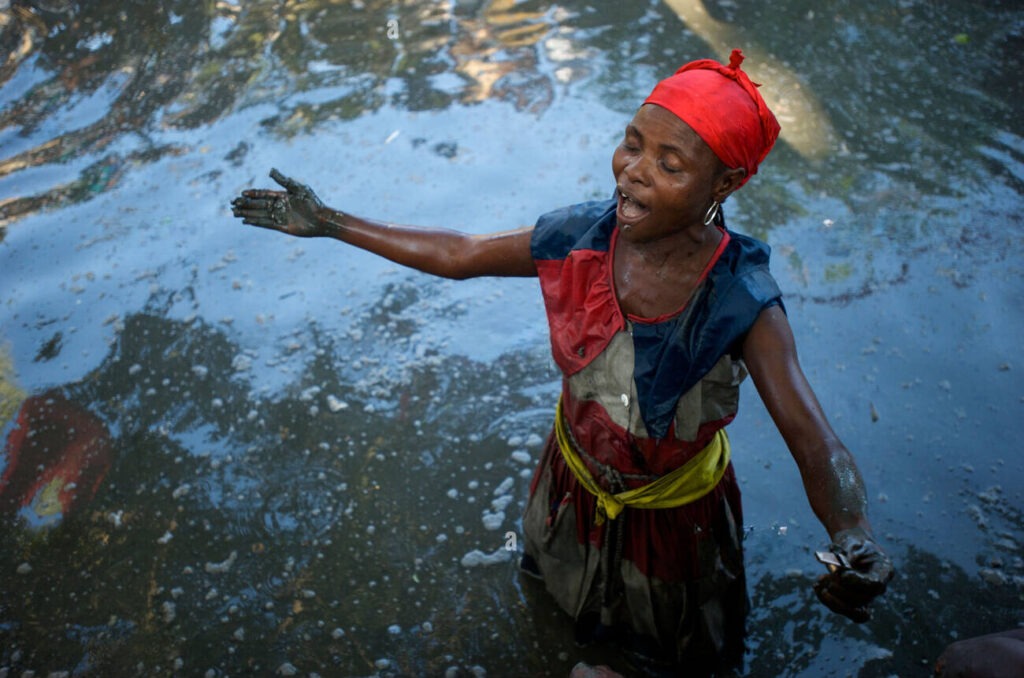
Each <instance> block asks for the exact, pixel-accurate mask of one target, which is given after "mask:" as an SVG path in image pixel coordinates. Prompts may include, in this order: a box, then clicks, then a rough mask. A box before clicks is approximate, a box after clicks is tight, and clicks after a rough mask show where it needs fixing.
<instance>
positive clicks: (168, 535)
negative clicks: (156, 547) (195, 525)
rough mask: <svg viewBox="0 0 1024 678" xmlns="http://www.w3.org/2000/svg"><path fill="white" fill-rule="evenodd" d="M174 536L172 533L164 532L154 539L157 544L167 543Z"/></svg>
mask: <svg viewBox="0 0 1024 678" xmlns="http://www.w3.org/2000/svg"><path fill="white" fill-rule="evenodd" d="M173 538H174V535H173V534H172V533H171V532H170V531H167V532H164V534H163V536H162V537H160V538H159V539H157V540H156V543H157V544H167V543H168V542H170V541H171V539H173Z"/></svg>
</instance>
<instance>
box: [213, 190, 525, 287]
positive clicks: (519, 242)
mask: <svg viewBox="0 0 1024 678" xmlns="http://www.w3.org/2000/svg"><path fill="white" fill-rule="evenodd" d="M270 176H271V178H273V179H274V181H276V182H277V183H278V184H280V185H281V186H282V187H283V188H284V189H285V190H284V191H272V190H262V189H253V190H248V191H243V192H242V195H241V196H240V197H238V198H236V199H235V200H234V201H233V202H232V203H231V207H232V211H233V213H234V215H235V216H236V217H239V218H240V219H242V222H243V223H245V224H249V225H252V226H259V227H261V228H269V229H271V230H275V231H280V232H281V233H287V234H288V235H294V236H298V237H306V238H311V237H330V238H335V239H337V240H341V241H342V242H345V243H348V244H350V245H353V246H355V247H359V248H361V249H364V250H367V251H369V252H373V253H374V254H378V255H380V256H382V257H385V258H387V259H390V260H391V261H394V262H395V263H398V264H401V265H403V266H408V267H410V268H414V269H416V270H419V271H423V272H425V273H430V274H433V275H437V276H441V277H444V278H456V279H462V278H473V277H478V276H533V275H536V274H537V269H536V267H535V266H534V262H533V257H532V256H531V254H530V236H531V233H532V232H533V229H532V228H522V229H518V230H513V231H504V232H501V233H492V234H487V235H469V234H466V233H459V232H457V231H452V230H447V229H433V228H420V227H416V226H398V225H394V224H385V223H381V222H377V221H371V220H369V219H362V218H359V217H356V216H353V215H351V214H346V213H344V212H341V211H339V210H335V209H332V208H330V207H328V206H326V205H324V204H323V203H322V202H321V201H320V199H319V198H317V196H316V194H315V193H313V191H312V190H311V189H310V188H309V187H308V186H305V185H303V184H300V183H299V182H297V181H295V180H293V179H290V178H288V177H286V176H284V175H283V174H281V173H280V172H278V171H277V170H272V171H271V173H270Z"/></svg>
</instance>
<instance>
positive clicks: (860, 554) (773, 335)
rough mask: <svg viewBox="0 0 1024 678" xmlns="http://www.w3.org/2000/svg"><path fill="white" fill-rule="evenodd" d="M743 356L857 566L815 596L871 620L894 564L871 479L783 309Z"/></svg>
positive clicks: (764, 323)
mask: <svg viewBox="0 0 1024 678" xmlns="http://www.w3.org/2000/svg"><path fill="white" fill-rule="evenodd" d="M743 359H744V361H745V362H746V364H747V368H748V369H749V371H750V375H751V377H752V378H753V379H754V385H755V386H756V387H757V390H758V393H760V394H761V399H762V400H763V401H764V403H765V406H766V407H767V409H768V413H769V414H770V415H771V417H772V419H773V420H774V421H775V425H776V426H777V427H778V429H779V432H780V433H781V434H782V437H783V439H784V440H785V441H786V445H787V446H788V447H789V450H790V453H791V454H792V455H793V459H794V460H795V461H796V464H797V466H798V467H799V469H800V475H801V477H802V478H803V483H804V490H805V491H806V493H807V499H808V500H809V501H810V504H811V508H812V509H813V510H814V513H815V515H817V516H818V519H819V520H820V521H821V523H822V525H824V526H825V529H826V530H828V533H829V536H830V537H831V538H832V541H833V543H834V547H833V548H834V549H836V550H839V551H841V552H843V555H845V556H846V557H847V559H848V560H849V563H850V565H851V567H850V568H848V569H846V568H841V569H839V570H837V571H835V572H833V573H832V574H830V575H827V576H825V577H823V578H822V579H821V580H819V582H818V584H816V586H815V591H816V592H817V594H818V596H819V598H821V599H822V601H823V602H824V603H825V604H826V605H828V606H829V607H830V608H832V609H833V610H835V611H837V612H840V613H842V614H845V615H847V616H848V617H850V618H851V619H853V620H854V621H864V620H866V619H867V618H868V612H867V609H866V605H867V603H868V602H870V601H871V600H872V599H873V598H874V597H876V596H877V595H879V594H881V593H882V592H883V591H884V590H885V586H886V584H887V583H888V582H889V580H890V579H892V576H893V568H892V563H891V561H890V560H889V558H888V556H886V555H885V553H884V552H883V551H882V549H881V547H880V546H879V545H878V544H877V543H876V542H875V540H874V537H873V536H872V534H871V526H870V524H869V523H868V519H867V493H866V491H865V489H864V481H863V480H862V479H861V475H860V472H859V471H858V470H857V465H856V464H855V463H854V461H853V456H852V455H851V454H850V452H849V451H848V450H847V449H846V447H845V446H844V445H843V443H842V442H841V441H840V440H839V438H838V437H837V436H836V434H835V432H834V431H833V430H832V427H831V426H830V425H829V423H828V420H827V419H826V418H825V413H824V412H823V411H822V409H821V405H820V404H819V403H818V399H817V398H816V397H815V395H814V391H813V390H812V389H811V386H810V384H809V383H807V378H806V377H805V376H804V373H803V370H802V369H800V363H799V361H798V359H797V354H796V344H795V342H794V341H793V332H792V330H791V329H790V326H789V321H788V320H787V319H786V315H785V313H783V312H782V309H780V308H778V307H772V308H768V309H765V310H764V311H762V312H761V314H760V316H758V319H757V321H756V322H755V323H754V326H753V327H752V328H751V330H750V332H749V333H748V334H747V338H746V340H745V341H744V344H743Z"/></svg>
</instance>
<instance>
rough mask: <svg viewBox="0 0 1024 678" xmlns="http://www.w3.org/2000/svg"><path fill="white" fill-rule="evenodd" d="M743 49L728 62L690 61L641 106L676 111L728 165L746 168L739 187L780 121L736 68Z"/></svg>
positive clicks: (776, 133) (765, 152) (753, 169)
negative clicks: (659, 107)
mask: <svg viewBox="0 0 1024 678" xmlns="http://www.w3.org/2000/svg"><path fill="white" fill-rule="evenodd" d="M741 63H743V53H742V52H741V51H740V50H738V49H734V50H733V51H732V55H731V56H730V57H729V65H728V66H724V65H722V64H720V63H718V62H717V61H714V60H712V59H700V60H699V61H691V62H690V63H688V64H686V65H685V66H682V67H681V68H680V69H679V70H678V71H676V72H675V75H673V76H671V77H668V78H665V79H664V80H662V81H661V82H659V83H658V84H657V85H656V86H655V88H654V91H653V92H651V95H650V96H649V97H647V99H646V100H645V101H644V103H645V104H656V105H658V106H661V107H662V108H666V109H668V110H669V111H671V112H672V113H675V114H676V116H678V117H679V118H680V119H681V120H682V121H683V122H685V123H686V124H687V125H689V126H690V127H691V128H692V129H693V131H694V132H696V133H697V135H698V136H699V137H700V138H701V139H703V140H704V143H706V144H707V145H708V146H710V147H711V150H712V151H714V152H715V155H717V156H718V158H719V159H720V160H721V161H722V162H723V163H725V166H726V167H729V168H736V167H742V168H744V169H746V170H747V176H746V177H744V178H743V182H742V183H741V184H740V185H741V186H742V185H743V184H745V183H747V181H748V180H749V179H750V177H752V176H753V175H754V174H756V173H757V166H758V165H760V164H761V161H762V160H764V158H765V156H766V155H768V151H770V150H772V146H774V145H775V140H776V139H777V138H778V136H779V123H778V121H777V120H776V119H775V116H774V115H773V114H772V112H771V111H770V110H768V105H767V104H766V103H765V102H764V99H762V98H761V94H760V93H759V92H758V91H757V88H758V87H760V85H758V84H756V83H754V82H751V80H750V78H749V77H747V74H746V73H744V72H743V70H742V69H740V64H741Z"/></svg>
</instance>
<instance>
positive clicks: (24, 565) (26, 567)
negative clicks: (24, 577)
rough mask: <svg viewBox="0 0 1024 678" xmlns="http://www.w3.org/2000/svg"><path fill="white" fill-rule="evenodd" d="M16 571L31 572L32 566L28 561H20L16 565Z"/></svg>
mask: <svg viewBox="0 0 1024 678" xmlns="http://www.w3.org/2000/svg"><path fill="white" fill-rule="evenodd" d="M17 572H18V574H29V573H31V572H32V566H31V565H29V564H28V563H22V564H21V565H18V569H17Z"/></svg>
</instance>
